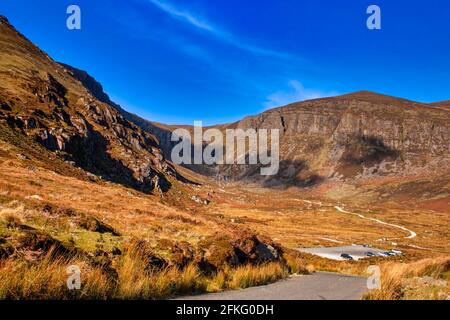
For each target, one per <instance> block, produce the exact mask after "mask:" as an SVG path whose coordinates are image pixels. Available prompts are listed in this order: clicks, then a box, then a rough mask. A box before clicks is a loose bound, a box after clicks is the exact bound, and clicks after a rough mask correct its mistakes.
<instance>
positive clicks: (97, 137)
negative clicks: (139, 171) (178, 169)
mask: <svg viewBox="0 0 450 320" xmlns="http://www.w3.org/2000/svg"><path fill="white" fill-rule="evenodd" d="M86 124H87V126H88V135H87V136H86V137H81V136H74V137H73V138H72V139H71V140H70V141H68V142H67V144H66V149H65V151H66V152H67V153H68V154H70V158H71V159H70V160H73V161H74V162H75V164H76V165H77V166H79V167H81V168H82V169H84V170H85V171H88V172H90V173H92V174H95V175H98V176H101V177H102V178H103V179H105V180H107V181H110V182H114V183H118V184H121V185H123V186H125V187H129V188H133V189H136V190H138V191H141V192H144V193H151V192H152V191H153V190H154V188H155V187H156V185H155V182H156V181H157V184H158V187H159V188H160V189H161V191H163V192H166V191H168V190H169V189H170V188H171V183H170V181H168V180H167V179H166V177H165V176H164V175H163V174H161V173H158V172H154V171H153V172H148V176H147V177H146V178H144V180H143V181H140V180H138V179H136V178H135V177H134V175H133V171H132V170H130V169H129V168H128V167H126V166H125V165H124V164H123V163H122V162H121V161H119V160H117V159H114V158H112V157H111V156H110V155H109V153H108V152H109V151H108V141H107V140H106V139H105V138H104V137H103V136H102V135H101V134H100V133H98V132H97V131H95V130H94V129H93V127H92V126H91V125H90V124H89V123H86ZM149 170H150V169H149Z"/></svg>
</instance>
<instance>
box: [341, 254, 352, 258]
mask: <svg viewBox="0 0 450 320" xmlns="http://www.w3.org/2000/svg"><path fill="white" fill-rule="evenodd" d="M341 258H343V259H345V260H353V257H352V256H351V255H349V254H348V253H343V254H341Z"/></svg>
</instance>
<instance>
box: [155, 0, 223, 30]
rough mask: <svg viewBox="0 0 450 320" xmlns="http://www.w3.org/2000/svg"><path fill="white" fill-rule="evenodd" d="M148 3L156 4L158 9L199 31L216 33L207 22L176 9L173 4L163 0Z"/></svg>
mask: <svg viewBox="0 0 450 320" xmlns="http://www.w3.org/2000/svg"><path fill="white" fill-rule="evenodd" d="M148 1H150V2H151V3H152V4H154V5H155V6H156V7H158V8H159V9H161V10H162V11H164V12H166V13H168V14H170V15H171V16H172V17H174V18H176V19H178V20H180V21H184V22H187V23H190V24H191V25H193V26H195V27H197V28H199V29H202V30H206V31H209V32H214V28H213V27H212V26H211V25H209V24H208V23H207V22H204V21H202V20H201V19H199V18H198V17H195V16H193V15H192V14H191V13H189V12H187V11H184V10H180V9H178V8H175V7H174V6H173V5H172V4H170V3H169V2H167V1H162V0H148Z"/></svg>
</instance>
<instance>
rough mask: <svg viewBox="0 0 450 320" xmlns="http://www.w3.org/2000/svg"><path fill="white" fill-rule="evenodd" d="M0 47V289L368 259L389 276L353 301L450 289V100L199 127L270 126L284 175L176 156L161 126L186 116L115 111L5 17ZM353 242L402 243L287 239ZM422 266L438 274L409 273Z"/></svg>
mask: <svg viewBox="0 0 450 320" xmlns="http://www.w3.org/2000/svg"><path fill="white" fill-rule="evenodd" d="M0 58H1V60H0V80H1V81H0V178H1V179H0V277H1V279H2V282H1V284H0V299H166V298H173V297H177V296H180V295H181V296H182V295H192V294H198V293H214V292H221V291H227V290H234V289H243V288H248V287H254V286H259V285H265V284H269V283H273V282H276V281H277V280H280V279H289V280H287V281H292V277H297V276H299V277H301V275H310V276H307V278H305V279H306V280H305V283H308V281H310V280H309V279H316V278H317V277H316V276H315V274H314V273H315V272H322V271H328V272H336V273H340V274H347V275H353V276H368V273H367V267H368V266H370V265H377V266H380V267H381V269H382V270H383V272H385V273H384V275H385V277H386V279H390V278H389V277H393V279H395V281H386V282H384V283H386V284H385V286H386V287H382V288H381V289H380V290H378V291H374V292H371V293H368V295H367V296H365V298H368V299H403V298H414V297H417V296H419V297H421V298H439V299H448V297H449V296H450V291H449V288H450V286H449V283H448V280H449V279H450V278H449V272H450V271H449V270H450V263H449V261H450V247H449V243H450V229H449V225H450V215H449V213H450V140H449V139H450V126H449V124H450V109H449V107H448V106H449V103H448V102H438V103H432V104H426V103H420V102H414V101H409V100H405V99H401V98H395V97H390V96H386V95H382V94H377V93H373V92H368V91H360V92H355V93H351V94H346V95H342V96H337V97H331V98H324V99H314V100H308V101H303V102H298V103H294V104H290V105H287V106H284V107H279V108H275V109H271V110H268V111H265V112H263V113H261V114H259V115H255V116H249V117H246V118H244V119H242V120H240V121H238V122H235V123H229V124H221V125H216V126H212V127H209V129H215V131H214V132H216V133H217V134H218V135H219V133H220V134H222V133H225V132H226V131H227V130H232V129H233V130H235V129H237V130H254V132H262V131H264V130H272V129H276V130H278V132H280V137H279V138H280V142H279V147H280V149H279V151H280V153H279V169H280V170H279V171H278V173H277V174H274V175H261V174H260V172H261V170H260V169H263V168H262V167H261V165H259V164H252V163H250V162H248V163H246V164H237V163H210V164H202V163H196V162H195V161H192V162H191V164H186V163H185V164H183V165H179V164H176V163H174V161H173V160H174V159H171V151H172V149H173V147H174V145H175V144H176V142H174V141H172V140H171V135H172V132H173V131H174V130H177V129H179V128H182V129H183V130H185V132H187V133H189V134H190V133H192V132H193V131H195V129H194V127H192V126H189V125H183V126H173V125H165V124H160V123H155V122H151V121H149V120H146V119H143V118H140V117H139V116H137V115H134V114H131V113H129V112H127V111H125V110H124V109H123V108H122V107H121V106H119V105H117V104H116V103H114V102H113V101H111V100H110V98H109V97H108V95H107V94H106V93H105V92H104V91H103V88H102V86H101V84H100V83H98V82H97V81H96V80H95V79H94V78H93V77H92V76H90V75H89V74H88V73H87V72H85V71H82V70H79V69H77V68H75V67H72V66H68V65H66V64H63V63H58V62H56V61H54V60H53V59H52V58H51V57H49V56H48V55H47V54H46V53H44V52H43V51H42V50H41V49H39V48H38V47H37V46H35V45H34V44H33V43H31V42H30V41H29V40H28V39H27V38H26V37H25V36H23V35H22V34H20V33H19V32H18V31H17V30H16V29H15V28H14V27H13V26H12V25H11V24H10V22H9V21H8V20H7V19H6V17H0ZM252 132H253V131H252ZM265 132H267V131H265ZM271 142H272V141H271ZM201 144H202V145H201V146H198V148H199V150H198V151H204V149H205V148H207V146H208V143H207V141H204V140H202V142H201ZM244 145H245V143H244ZM194 147H195V146H194V145H190V146H189V145H188V146H187V149H190V148H194ZM273 148H274V147H273V146H272V149H271V150H270V151H271V152H272V151H273V152H274V153H275V150H274V149H273ZM187 149H186V150H187ZM200 149H201V150H200ZM243 149H244V150H243V151H242V150H241V151H239V150H233V154H234V155H236V157H237V158H239V157H240V158H241V159H248V158H249V152H248V150H245V148H243ZM239 152H241V153H239ZM191 156H195V154H194V155H191ZM352 245H366V246H370V247H373V248H380V249H381V250H393V249H394V250H397V251H401V252H402V254H401V255H396V256H392V257H381V256H376V257H369V258H367V259H363V260H361V261H349V260H345V261H335V260H333V259H326V258H323V257H318V256H316V255H312V254H308V253H305V252H301V251H300V250H299V248H327V247H337V246H339V247H347V246H352ZM71 265H76V266H79V269H80V270H81V273H82V276H83V279H84V280H83V283H82V288H81V290H79V291H70V290H68V289H67V287H66V277H67V273H66V269H67V267H68V266H71ZM392 270H396V271H398V272H397V273H395V274H393V271H392ZM316 275H318V276H320V275H321V274H320V273H316ZM337 277H343V276H337ZM425 277H433V279H436V280H437V281H444V282H445V284H442V282H439V283H440V284H441V285H439V286H437V288H435V285H434V284H432V285H428V284H420V285H417V284H416V283H415V282H414V281H416V280H417V278H419V280H420V279H422V278H425ZM319 278H320V277H319ZM323 278H324V276H323V275H322V276H321V279H323ZM325 278H327V277H326V276H325ZM327 279H329V278H327ZM352 279H356V278H352ZM358 279H359V280H358ZM302 281H303V280H302ZM319 281H320V280H319ZM327 281H328V280H327ZM355 281H356V280H355ZM357 282H358V283H359V287H358V288H359V289H360V288H361V286H360V285H361V278H357ZM412 282H414V283H413V284H414V285H413V284H411V283H412ZM392 284H395V285H396V287H394V288H393V287H389V286H392ZM276 286H277V285H275V287H276ZM322 287H323V286H322ZM423 287H426V288H428V287H430V288H431V287H432V289H433V290H431V289H430V290H428V289H429V288H428V289H427V290H422V289H423ZM308 288H309V286H308ZM312 288H315V287H314V285H313V286H312ZM324 288H325V289H324V290H326V288H327V286H326V285H325V287H324ZM359 289H358V290H357V293H358V295H360V294H362V293H363V290H359ZM250 291H251V290H250ZM251 292H252V291H251ZM354 294H355V292H353V291H352V290H351V292H350V293H349V296H351V297H352V298H355V295H354ZM421 294H423V296H420V295H421ZM225 295H226V294H225ZM269 296H270V295H269ZM299 296H301V294H300V295H299ZM313 296H315V297H317V294H313Z"/></svg>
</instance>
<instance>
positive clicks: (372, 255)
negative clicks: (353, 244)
mask: <svg viewBox="0 0 450 320" xmlns="http://www.w3.org/2000/svg"><path fill="white" fill-rule="evenodd" d="M364 255H365V256H366V257H375V253H373V252H370V251H368V252H366V253H364Z"/></svg>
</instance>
